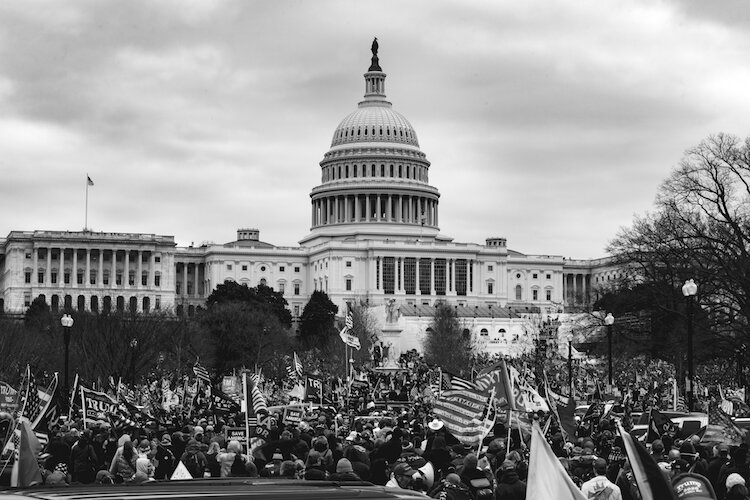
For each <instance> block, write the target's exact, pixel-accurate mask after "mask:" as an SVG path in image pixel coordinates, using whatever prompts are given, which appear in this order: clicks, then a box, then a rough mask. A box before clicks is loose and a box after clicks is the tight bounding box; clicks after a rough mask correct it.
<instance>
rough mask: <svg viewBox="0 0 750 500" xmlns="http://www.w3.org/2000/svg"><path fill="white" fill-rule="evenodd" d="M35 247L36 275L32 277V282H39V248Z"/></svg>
mask: <svg viewBox="0 0 750 500" xmlns="http://www.w3.org/2000/svg"><path fill="white" fill-rule="evenodd" d="M33 248H34V276H33V277H32V282H34V283H36V284H37V285H38V284H39V249H38V248H36V247H33Z"/></svg>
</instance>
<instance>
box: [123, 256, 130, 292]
mask: <svg viewBox="0 0 750 500" xmlns="http://www.w3.org/2000/svg"><path fill="white" fill-rule="evenodd" d="M123 274H125V279H124V280H123V283H124V285H125V288H130V250H125V271H124V273H123Z"/></svg>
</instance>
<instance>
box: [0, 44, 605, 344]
mask: <svg viewBox="0 0 750 500" xmlns="http://www.w3.org/2000/svg"><path fill="white" fill-rule="evenodd" d="M364 80H365V93H364V99H363V100H362V101H361V102H359V103H358V105H357V108H356V109H355V110H354V111H353V112H352V113H350V114H349V115H348V116H346V117H345V118H344V119H343V120H342V121H341V122H340V123H339V125H338V126H337V127H336V128H335V130H334V133H333V137H332V140H331V145H330V148H329V149H328V151H327V152H326V153H325V154H324V155H323V159H322V161H320V164H319V166H320V184H319V185H317V186H315V187H313V188H312V191H311V193H310V210H311V214H310V233H309V234H307V235H306V236H304V237H303V238H302V239H301V240H300V245H299V246H297V247H278V246H274V245H272V244H269V243H266V242H263V241H261V239H260V233H259V231H258V230H257V229H239V230H238V231H237V238H236V240H234V241H232V242H230V243H226V244H221V245H218V244H206V245H203V246H199V247H193V246H190V247H177V246H176V245H175V243H174V237H172V236H159V235H149V234H114V233H97V232H92V231H81V232H61V231H29V232H25V231H13V232H11V233H10V234H9V235H8V237H7V238H5V239H1V240H0V271H2V273H1V274H0V301H1V302H0V305H1V306H2V309H3V310H4V311H5V312H6V313H16V314H18V313H23V312H24V311H25V309H26V308H27V307H28V306H29V304H30V302H31V300H33V298H35V297H37V296H40V295H41V296H44V298H45V300H46V301H47V303H48V304H50V306H51V307H52V309H53V310H61V309H66V308H68V309H77V310H90V311H105V310H122V311H124V310H131V311H134V312H148V311H152V310H168V311H173V312H174V313H176V314H179V315H183V314H185V315H188V316H192V315H194V314H195V311H196V310H197V309H198V308H200V307H203V306H204V304H205V300H206V298H207V297H208V295H209V294H210V293H211V291H212V290H214V289H215V288H216V286H217V285H218V284H220V283H223V282H224V281H226V280H233V281H236V282H238V283H245V284H247V285H248V286H256V285H258V284H265V285H267V286H270V287H272V288H274V289H275V290H277V291H281V292H282V293H283V294H284V297H285V298H286V300H287V301H288V303H289V307H290V310H291V312H292V315H293V317H297V316H299V315H300V314H301V311H302V309H303V307H304V305H305V304H306V303H307V300H308V298H309V297H310V295H311V294H312V292H314V291H316V290H322V291H324V292H326V293H327V294H328V295H329V297H330V298H331V300H332V301H333V302H334V303H335V304H337V305H338V306H339V309H340V310H341V311H345V310H346V307H347V304H350V303H354V302H355V301H364V302H366V303H369V304H370V305H372V306H377V308H378V311H379V312H378V314H379V317H380V321H381V324H382V325H383V335H384V336H389V335H390V336H391V337H392V338H390V340H389V342H390V343H391V344H393V346H394V349H395V351H396V352H398V351H400V350H404V349H410V348H419V344H420V338H421V336H422V335H424V333H425V328H426V326H425V325H427V324H429V320H430V318H431V317H430V316H429V315H427V314H425V311H428V310H429V309H430V308H431V307H432V306H434V305H435V303H436V302H437V301H440V300H442V301H447V302H448V303H450V304H453V305H454V306H455V307H456V309H457V311H461V314H460V315H459V317H460V318H461V320H462V321H463V322H464V323H465V324H466V325H468V326H469V327H468V328H467V331H468V332H469V333H470V334H472V335H473V336H474V337H475V339H476V340H477V342H478V343H480V344H481V343H482V342H484V344H483V345H485V347H487V346H489V347H487V348H492V347H493V346H495V347H496V349H495V350H500V351H503V352H506V353H509V354H511V353H513V352H516V351H519V352H520V351H522V350H524V349H527V348H530V347H531V342H532V341H533V339H534V338H535V335H536V334H535V333H534V326H533V324H530V318H531V315H533V314H537V315H538V314H541V315H545V314H546V315H556V314H560V313H563V312H565V311H571V310H574V309H576V308H577V307H580V306H585V305H586V304H588V303H590V302H591V301H592V300H593V299H594V298H595V290H596V288H597V287H598V286H599V284H600V280H601V283H602V284H603V283H604V282H605V279H609V278H610V277H612V276H615V275H616V273H617V270H616V269H615V268H613V267H612V266H611V265H610V264H609V260H607V259H601V260H596V261H586V260H575V261H571V260H568V259H565V258H563V257H562V256H559V255H525V254H523V253H520V252H517V251H514V250H510V249H509V248H508V247H507V242H506V240H505V239H504V238H500V237H488V238H487V239H486V240H485V242H484V243H483V244H482V243H461V242H455V241H453V239H452V238H451V237H449V236H446V235H445V234H443V233H441V232H440V226H439V222H440V218H439V202H440V192H439V191H438V189H437V188H436V187H434V186H432V185H431V184H430V176H429V173H430V162H429V161H428V160H427V156H426V155H425V153H423V152H422V151H421V150H420V147H419V141H418V137H417V134H416V132H415V130H414V128H413V127H412V126H411V124H410V123H409V121H408V120H407V119H406V118H405V117H404V116H403V115H401V114H400V113H398V112H396V111H395V110H394V109H393V107H392V104H391V103H390V102H389V101H387V100H386V94H385V80H386V74H385V73H384V72H383V71H382V69H381V68H380V65H379V61H378V58H377V54H376V53H374V54H373V58H372V61H371V65H370V68H369V69H368V71H367V72H366V73H365V74H364ZM394 305H395V307H397V308H398V313H397V314H395V315H394V314H389V313H388V310H389V309H388V308H391V309H392V308H393V307H394ZM531 323H533V322H531Z"/></svg>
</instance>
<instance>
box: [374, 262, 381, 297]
mask: <svg viewBox="0 0 750 500" xmlns="http://www.w3.org/2000/svg"><path fill="white" fill-rule="evenodd" d="M375 289H376V290H380V259H378V260H376V261H375Z"/></svg>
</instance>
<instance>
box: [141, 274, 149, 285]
mask: <svg viewBox="0 0 750 500" xmlns="http://www.w3.org/2000/svg"><path fill="white" fill-rule="evenodd" d="M141 285H143V286H146V285H148V274H144V275H142V276H141Z"/></svg>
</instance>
